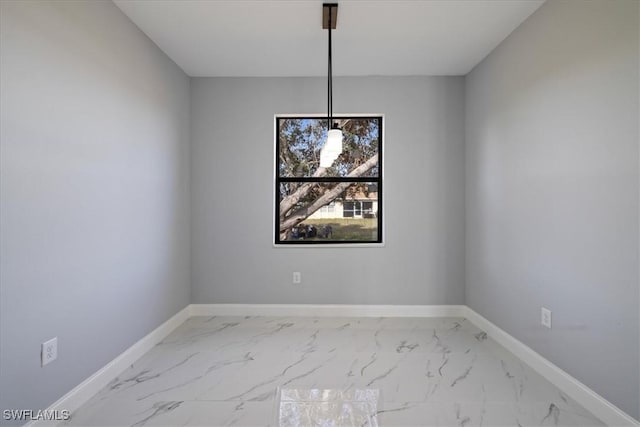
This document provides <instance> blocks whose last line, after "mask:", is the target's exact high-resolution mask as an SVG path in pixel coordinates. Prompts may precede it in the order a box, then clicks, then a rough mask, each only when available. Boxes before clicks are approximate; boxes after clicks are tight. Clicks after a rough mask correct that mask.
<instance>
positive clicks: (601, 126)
mask: <svg viewBox="0 0 640 427" xmlns="http://www.w3.org/2000/svg"><path fill="white" fill-rule="evenodd" d="M638 4H639V3H638V2H637V1H634V0H631V1H624V0H616V1H592V2H588V1H583V0H575V1H564V0H562V1H560V0H553V1H549V2H547V3H545V4H544V5H543V6H542V7H541V8H540V9H539V10H538V11H537V12H536V13H535V14H534V15H532V16H531V17H530V18H529V19H528V20H527V21H526V22H525V23H524V24H523V25H522V26H520V27H519V28H518V29H517V30H516V31H515V32H514V33H512V34H511V36H510V37H509V38H507V39H506V41H504V42H503V43H502V45H501V46H499V47H498V48H497V49H496V50H495V51H494V52H493V53H492V54H491V55H490V56H489V57H487V58H486V59H485V60H484V61H483V62H482V63H481V64H480V65H479V66H477V67H476V68H475V69H474V70H473V71H472V72H471V73H470V74H469V75H468V76H467V79H466V96H467V101H466V145H467V151H466V153H467V168H466V171H467V180H466V184H467V186H466V191H467V192H466V202H467V236H466V238H467V244H466V302H467V304H468V305H469V306H471V308H473V309H474V310H476V311H477V312H479V313H480V314H482V315H483V316H485V317H486V318H488V319H489V320H490V321H492V322H494V323H496V324H497V325H498V326H500V327H501V328H503V329H505V330H506V331H507V332H509V333H510V334H511V335H513V336H515V337H516V338H518V339H520V340H521V341H523V342H524V343H526V344H527V345H529V346H530V347H532V348H533V349H534V350H536V351H537V352H539V353H540V354H542V355H543V356H545V357H546V358H547V359H549V360H551V361H552V362H554V363H555V364H556V365H558V366H560V367H561V368H562V369H564V370H565V371H567V372H568V373H570V374H571V375H573V376H574V377H576V378H578V379H579V380H581V381H582V382H584V383H585V384H586V385H587V386H589V387H591V388H592V389H593V390H595V391H596V392H598V393H600V394H601V395H602V396H604V397H605V398H607V399H608V400H610V401H611V402H613V403H614V404H616V405H617V406H619V407H620V408H621V409H623V410H625V411H626V412H627V413H629V414H631V415H633V416H636V417H638V416H639V415H640V414H639V407H638V399H639V391H638V386H639V382H638V378H639V373H638V369H639V367H638V365H639V355H638V321H639V320H638V255H639V254H638V231H639V230H638V214H639V212H638V179H639V176H638V137H639V135H638V117H639V116H638V114H639V110H638V99H639V98H638V90H639V88H638V84H639V83H638V79H639V75H638ZM541 306H545V307H547V308H549V309H551V310H552V311H553V329H552V330H548V329H544V328H542V327H541V326H540V307H541Z"/></svg>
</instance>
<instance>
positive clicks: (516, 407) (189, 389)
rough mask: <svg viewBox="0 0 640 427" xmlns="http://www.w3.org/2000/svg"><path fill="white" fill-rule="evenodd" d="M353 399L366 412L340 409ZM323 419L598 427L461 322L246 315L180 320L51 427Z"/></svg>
mask: <svg viewBox="0 0 640 427" xmlns="http://www.w3.org/2000/svg"><path fill="white" fill-rule="evenodd" d="M318 389H320V390H334V391H336V392H335V393H334V395H332V396H338V397H336V398H335V399H334V400H332V401H330V402H320V403H318V402H314V403H313V405H320V406H313V405H311V403H309V402H308V401H304V402H302V403H300V405H302V406H296V405H297V403H296V402H295V399H293V398H292V397H291V396H294V397H295V396H296V395H295V393H294V394H291V393H290V392H289V394H287V395H286V396H287V399H288V400H287V401H286V402H284V403H283V406H280V405H279V404H280V403H282V402H280V400H281V399H280V398H281V397H282V395H281V394H279V393H280V392H279V390H289V391H291V390H318ZM358 390H376V393H378V394H376V398H377V404H376V405H370V404H369V403H366V402H365V403H362V402H357V401H354V400H353V398H350V399H351V400H350V401H349V402H350V403H349V405H351V406H349V407H348V408H347V406H344V405H345V404H346V403H345V402H343V403H340V401H339V398H340V396H343V397H344V396H354V395H356V394H357V393H356V392H357V391H358ZM354 393H355V394H354ZM297 396H307V397H306V399H308V394H307V395H304V394H298V395H297ZM336 399H337V400H336ZM345 408H347V409H348V410H347V409H345ZM283 410H285V411H286V413H287V414H289V415H291V417H289V418H287V419H286V420H285V421H282V419H279V418H278V414H279V411H283ZM331 411H338V412H336V413H340V414H342V415H340V416H341V417H342V418H340V419H336V420H334V421H333V423H329V422H328V421H327V422H325V423H324V424H318V425H335V426H339V425H341V426H347V425H348V426H351V425H355V424H353V423H355V422H356V421H354V420H360V421H359V424H358V425H359V426H366V425H370V426H373V425H376V426H383V427H384V426H388V427H391V426H467V427H470V426H515V427H517V426H522V427H525V426H602V425H604V424H603V423H602V422H600V421H599V420H598V419H597V418H596V417H594V416H593V415H592V414H591V413H590V412H589V411H588V410H587V409H585V408H583V407H581V406H580V405H578V404H577V403H576V402H574V401H573V400H571V399H570V398H569V397H568V396H566V395H564V394H563V393H561V392H560V391H559V390H558V389H557V388H556V387H555V386H553V385H552V384H551V383H549V382H548V381H546V380H545V379H544V378H542V377H541V376H540V375H538V374H537V373H536V372H535V371H533V370H532V369H531V368H530V367H529V366H527V365H526V364H524V363H523V362H521V361H520V360H519V359H517V358H516V357H515V356H514V355H512V354H511V353H510V352H508V351H507V350H506V349H504V348H503V347H501V346H500V345H499V344H497V343H496V342H495V341H494V340H493V339H491V338H490V337H488V336H487V334H486V333H485V332H484V331H481V330H479V329H478V328H476V327H475V326H474V325H472V324H471V323H470V322H469V321H467V320H466V319H459V318H315V317H297V318H295V317H256V316H245V317H225V316H213V317H193V318H190V319H188V320H187V321H186V322H185V323H184V324H182V325H181V326H180V327H178V328H177V329H176V330H175V331H174V332H173V333H171V334H170V335H169V336H167V337H166V339H164V340H163V341H162V342H161V343H159V344H158V345H156V346H155V347H154V348H153V349H152V350H151V351H150V352H148V353H147V354H145V355H144V356H143V357H142V358H140V359H139V360H138V361H136V362H135V363H134V364H133V365H132V366H131V367H130V368H129V369H127V370H126V371H124V372H122V373H121V374H120V375H119V376H118V377H117V378H116V379H114V380H113V381H112V382H111V383H110V384H108V385H107V386H106V387H105V388H104V389H103V390H101V391H100V392H99V393H97V394H96V395H95V396H94V397H92V398H91V399H90V400H89V401H88V402H87V403H86V404H85V405H83V406H82V407H81V408H79V409H78V410H77V411H75V412H74V413H73V414H72V416H71V419H70V420H68V421H66V422H64V423H62V425H63V426H130V427H142V426H274V427H278V426H282V427H284V426H285V425H286V426H294V425H300V426H306V425H313V424H309V423H310V421H308V420H307V421H302V420H303V419H304V418H301V417H302V416H303V415H301V414H313V413H317V414H321V413H322V414H327V413H331ZM345 414H346V415H345ZM354 414H357V416H356V415H354ZM294 415H295V416H294ZM347 415H349V416H347ZM296 417H297V418H296ZM296 419H297V420H298V421H291V420H296ZM348 419H350V420H351V421H348ZM287 420H288V421H287ZM325 421H326V420H325ZM323 422H324V421H323ZM349 422H351V424H349Z"/></svg>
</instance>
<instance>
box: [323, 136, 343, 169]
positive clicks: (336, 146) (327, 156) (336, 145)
mask: <svg viewBox="0 0 640 427" xmlns="http://www.w3.org/2000/svg"><path fill="white" fill-rule="evenodd" d="M340 153H342V131H341V130H340V129H331V130H330V131H329V133H328V135H327V141H326V142H325V143H324V145H323V146H322V149H320V167H321V168H328V167H331V165H332V164H333V162H334V161H335V160H336V159H337V158H338V156H339V155H340Z"/></svg>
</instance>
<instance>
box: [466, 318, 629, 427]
mask: <svg viewBox="0 0 640 427" xmlns="http://www.w3.org/2000/svg"><path fill="white" fill-rule="evenodd" d="M463 317H466V318H467V320H469V321H470V322H471V323H473V324H474V325H476V326H477V327H478V328H480V329H482V330H483V331H485V332H486V333H487V335H489V336H490V337H491V338H493V339H494V340H496V341H497V342H498V343H499V344H500V345H502V346H503V347H505V348H506V349H507V350H509V351H510V352H511V353H513V354H514V355H516V356H517V357H518V358H519V359H520V360H522V361H523V362H525V363H526V364H527V365H529V366H530V367H531V368H533V369H534V370H535V371H536V372H538V373H539V374H540V375H542V376H543V377H545V378H546V379H547V380H548V381H549V382H551V383H552V384H553V385H555V386H556V387H558V388H559V389H560V390H561V391H562V392H563V393H565V394H566V395H567V396H569V397H571V398H572V399H573V400H575V401H576V402H578V403H579V404H580V405H582V406H584V407H585V408H587V409H588V410H589V411H590V412H591V413H593V415H595V416H596V417H598V418H599V419H600V420H601V421H603V422H604V423H605V424H607V425H608V426H610V427H614V426H615V427H638V426H640V424H639V423H638V422H637V421H636V420H634V419H633V418H632V417H631V416H629V415H627V414H626V413H625V412H624V411H622V410H621V409H619V408H618V407H616V406H615V405H613V404H612V403H611V402H609V401H608V400H606V399H605V398H603V397H602V396H600V395H599V394H598V393H596V392H595V391H593V390H591V389H590V388H589V387H587V386H586V385H584V384H582V383H581V382H580V381H578V380H577V379H575V378H574V377H572V376H571V375H569V374H567V373H566V372H565V371H563V370H562V369H560V368H559V367H557V366H556V365H554V364H553V363H551V362H550V361H548V360H547V359H545V358H544V357H542V356H541V355H540V354H538V353H536V352H535V351H534V350H533V349H531V348H530V347H528V346H527V345H525V344H524V343H522V342H521V341H519V340H517V339H516V338H514V337H513V336H511V335H509V334H508V333H507V332H505V331H504V330H502V329H500V328H499V327H498V326H496V325H495V324H493V323H491V322H490V321H488V320H487V319H485V318H484V317H482V316H481V315H480V314H478V313H476V312H475V311H473V310H472V309H471V308H469V307H467V306H465V314H464V315H463Z"/></svg>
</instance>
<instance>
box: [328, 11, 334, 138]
mask: <svg viewBox="0 0 640 427" xmlns="http://www.w3.org/2000/svg"><path fill="white" fill-rule="evenodd" d="M332 9H333V8H332V7H331V6H329V72H328V78H327V113H328V117H327V132H329V131H330V130H331V119H332V117H333V72H332V69H331V26H332V25H331V24H332V22H331V10H332Z"/></svg>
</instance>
